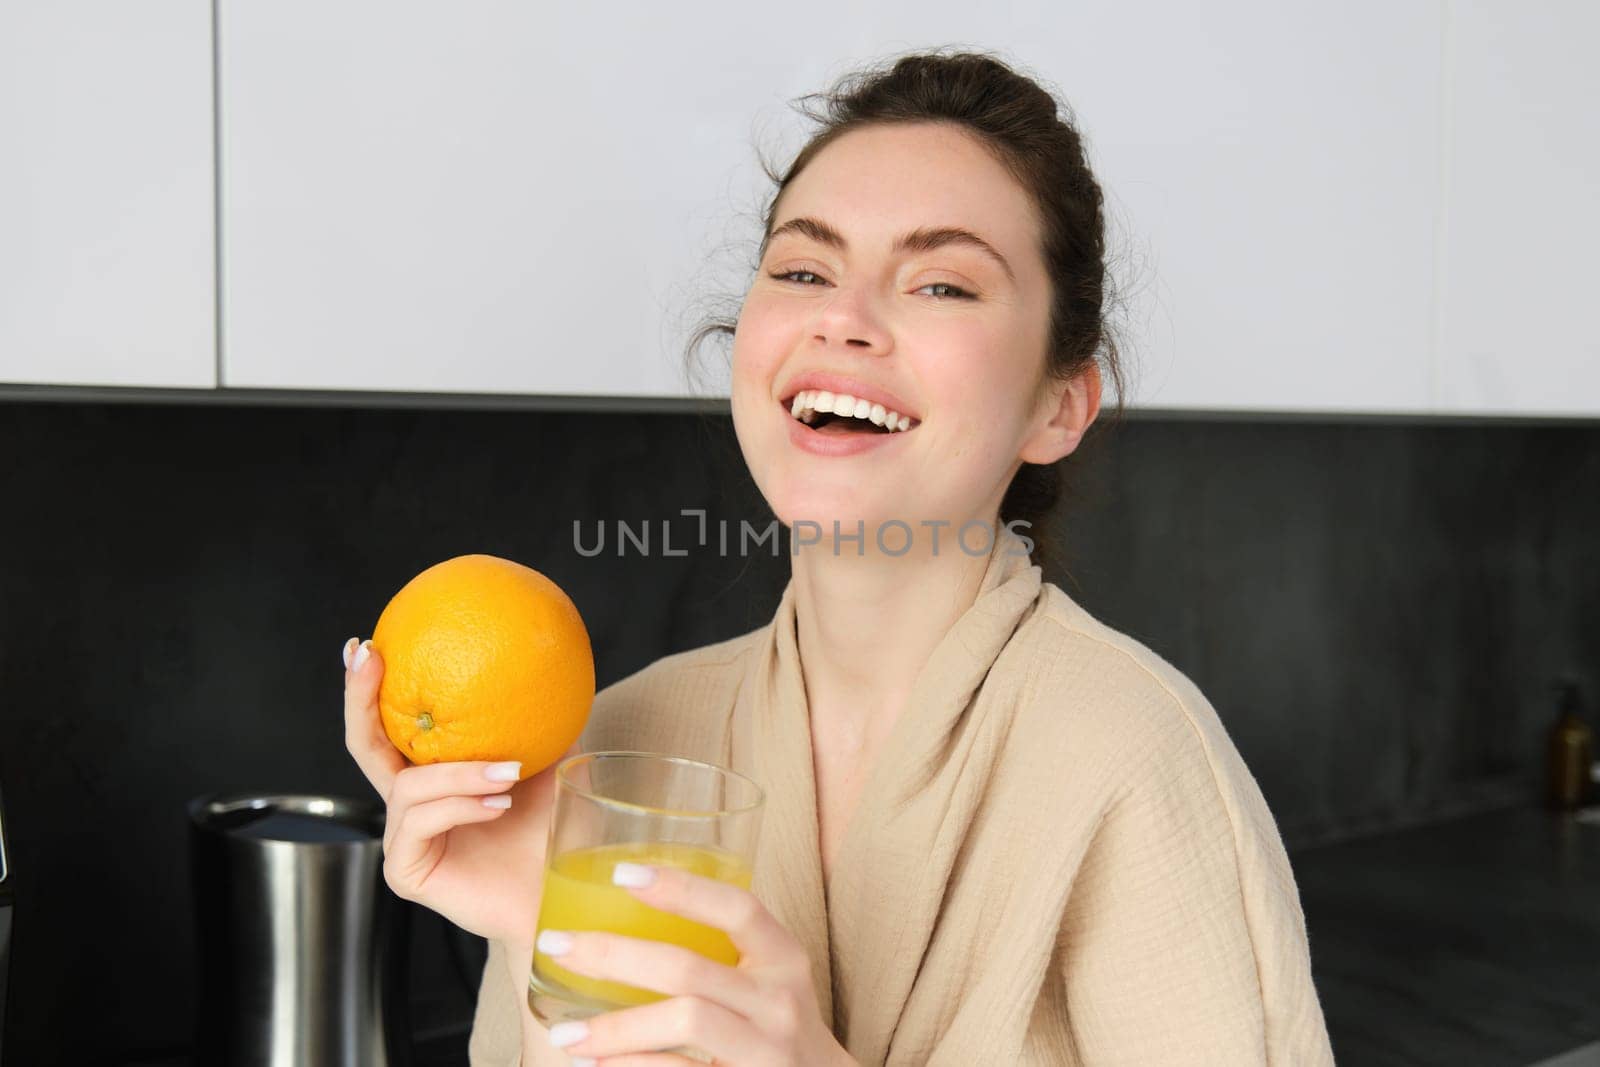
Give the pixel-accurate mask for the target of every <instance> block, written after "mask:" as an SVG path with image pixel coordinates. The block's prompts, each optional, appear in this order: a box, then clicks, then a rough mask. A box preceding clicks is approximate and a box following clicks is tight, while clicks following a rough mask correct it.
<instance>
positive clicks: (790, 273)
mask: <svg viewBox="0 0 1600 1067" xmlns="http://www.w3.org/2000/svg"><path fill="white" fill-rule="evenodd" d="M800 274H804V275H805V276H807V277H809V278H821V277H822V275H820V274H818V273H816V272H815V271H809V270H786V271H778V272H777V273H776V274H774V275H772V276H773V277H774V278H776V279H778V280H779V281H780V282H786V281H789V280H790V279H792V278H794V277H795V276H796V275H800ZM800 284H801V285H811V284H813V283H811V282H801V283H800Z"/></svg>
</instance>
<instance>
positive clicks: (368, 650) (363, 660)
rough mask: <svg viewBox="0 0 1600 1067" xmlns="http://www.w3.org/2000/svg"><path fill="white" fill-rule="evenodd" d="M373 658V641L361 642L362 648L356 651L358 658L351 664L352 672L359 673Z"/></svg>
mask: <svg viewBox="0 0 1600 1067" xmlns="http://www.w3.org/2000/svg"><path fill="white" fill-rule="evenodd" d="M371 658H372V641H371V639H370V638H369V639H368V640H366V641H363V642H361V647H360V648H358V649H356V658H355V659H353V660H352V661H351V662H350V669H351V670H352V671H359V670H361V668H362V667H365V666H366V665H367V660H369V659H371Z"/></svg>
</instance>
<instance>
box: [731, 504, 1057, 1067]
mask: <svg viewBox="0 0 1600 1067" xmlns="http://www.w3.org/2000/svg"><path fill="white" fill-rule="evenodd" d="M1026 547H1027V546H1026V543H1025V542H1024V541H1023V540H1022V539H1021V538H1020V537H1019V536H1017V535H1016V534H1014V533H1012V532H1011V531H1010V530H1008V529H1006V528H1005V527H1003V526H1002V527H1000V529H999V531H998V536H997V537H996V539H995V544H994V545H993V547H992V549H991V552H990V555H989V558H988V563H987V565H986V567H985V570H984V574H983V578H982V580H981V582H980V584H979V587H978V593H977V596H976V598H975V599H974V601H973V603H972V605H971V606H970V607H969V608H968V609H967V611H966V612H964V613H963V614H962V615H961V617H960V618H958V619H957V620H956V622H955V623H954V624H953V625H952V626H951V628H950V629H949V630H948V631H947V632H946V633H945V635H944V637H943V638H942V639H941V640H940V641H939V643H938V644H937V645H936V646H935V647H934V650H933V653H932V654H931V655H930V656H929V658H928V661H927V663H926V664H924V666H923V667H922V669H921V671H920V672H919V673H918V675H917V678H916V680H915V682H914V683H913V685H912V689H911V693H910V696H909V699H908V700H907V704H906V708H905V711H904V712H903V713H902V714H901V716H900V718H899V719H898V720H897V721H896V723H895V725H894V727H893V728H892V729H891V731H890V733H889V736H888V738H887V740H886V742H885V743H884V745H883V747H882V749H881V750H880V751H879V753H878V756H877V762H876V763H875V764H874V766H873V767H872V768H871V769H870V770H869V772H868V777H867V781H866V783H865V785H864V787H863V789H862V792H861V795H860V798H859V800H858V802H857V807H856V811H855V812H854V813H853V814H852V817H851V820H850V824H849V827H848V828H847V830H846V833H845V837H844V839H843V841H842V842H841V844H840V849H839V855H838V856H837V857H836V860H835V865H834V868H833V870H831V871H830V872H829V878H828V884H827V885H826V886H824V884H823V878H822V854H821V846H820V841H819V829H818V817H817V790H816V778H815V771H814V762H813V752H812V746H811V721H810V714H809V710H808V708H807V705H806V696H805V685H804V679H803V676H802V674H801V669H800V652H799V644H798V642H797V639H796V629H795V585H794V581H793V580H792V579H791V580H790V582H789V583H788V585H787V586H786V587H785V588H784V592H783V597H782V599H781V600H780V601H779V604H778V609H777V612H776V613H775V615H774V617H773V620H772V622H771V624H770V625H768V626H767V627H766V628H765V630H764V631H763V634H762V637H761V639H759V640H758V642H757V645H756V647H755V649H754V653H755V655H754V659H753V661H752V663H751V668H750V670H749V671H748V672H747V675H746V677H745V679H744V682H743V684H742V685H741V687H740V692H739V697H738V699H737V702H736V705H735V709H734V713H733V722H732V729H731V730H730V734H729V736H730V739H731V740H730V753H729V758H730V760H731V761H732V764H733V766H734V767H735V769H738V770H741V771H743V772H744V773H747V774H749V775H750V776H751V777H753V778H754V779H755V780H756V781H757V782H758V783H760V784H761V785H762V786H763V788H764V789H765V790H766V798H767V799H766V807H765V811H764V813H763V816H762V821H763V825H762V829H761V836H760V842H759V845H758V848H757V856H756V866H755V877H754V881H753V883H752V886H751V890H752V892H753V893H755V895H756V896H757V897H758V898H759V899H761V900H762V902H763V903H764V904H766V906H767V908H768V910H769V911H771V912H772V914H773V916H774V917H775V918H777V919H778V921H779V922H781V923H782V924H783V925H784V927H785V928H786V929H788V930H789V932H790V933H791V934H793V935H794V936H795V938H796V939H797V940H798V941H799V942H800V943H801V944H802V945H803V946H804V947H805V949H806V951H807V953H808V955H809V956H810V958H811V962H812V980H813V985H814V986H815V988H816V993H817V1001H818V1004H819V1005H820V1007H821V1009H822V1015H823V1018H824V1019H831V1020H832V1021H833V1030H834V1033H835V1034H836V1035H838V1036H839V1038H840V1041H841V1042H842V1043H845V1044H846V1047H847V1048H848V1049H849V1050H850V1051H851V1053H852V1054H853V1055H854V1056H855V1057H856V1058H857V1059H858V1060H859V1061H860V1062H863V1063H882V1062H884V1061H885V1059H886V1058H887V1055H888V1051H889V1046H890V1043H891V1041H892V1040H893V1038H894V1032H895V1027H896V1026H897V1024H898V1022H899V1019H900V1015H901V1011H902V1010H903V1008H904V1006H905V1003H906V999H907V997H908V996H909V995H910V992H911V989H912V986H913V984H914V982H915V980H916V976H917V971H918V968H919V965H920V963H921V960H922V957H923V953H924V950H925V949H926V947H927V944H928V940H929V937H930V935H931V933H932V928H933V924H934V921H935V919H936V918H937V914H938V910H939V905H940V902H941V900H942V899H943V891H944V887H945V883H946V881H947V879H948V877H949V873H950V869H949V864H948V863H937V862H929V857H930V855H935V854H953V853H954V851H955V850H954V849H950V848H947V847H940V848H937V849H935V848H934V847H933V846H934V844H935V841H934V840H933V838H934V837H935V836H938V835H941V834H943V833H948V832H951V828H950V827H947V826H944V825H943V823H942V820H941V819H940V817H939V813H940V812H941V811H943V810H944V808H945V807H946V806H947V805H948V804H949V803H950V800H951V794H952V792H953V791H954V790H955V789H957V788H958V781H959V780H960V772H961V769H962V768H960V767H952V766H950V764H951V763H952V761H953V753H956V752H959V751H961V746H959V745H954V744H952V738H953V737H954V736H955V735H957V734H958V733H960V732H961V731H962V729H963V720H964V718H965V713H966V711H967V709H968V708H969V706H970V705H971V704H972V702H973V698H974V696H975V695H976V693H977V692H978V690H979V688H980V687H981V686H982V684H983V680H984V678H985V676H986V675H987V674H988V671H989V668H990V667H991V666H992V665H993V664H994V662H995V659H996V658H997V657H998V656H999V654H1000V652H1001V650H1002V649H1003V648H1004V647H1005V645H1006V642H1007V641H1008V640H1009V639H1010V638H1011V635H1012V634H1013V633H1014V632H1015V631H1016V629H1017V627H1018V626H1019V625H1020V624H1021V623H1022V621H1023V620H1024V619H1025V618H1026V617H1027V615H1028V613H1029V612H1030V611H1031V610H1032V608H1033V607H1034V605H1035V603H1036V602H1037V600H1038V597H1039V593H1040V587H1041V577H1040V569H1039V567H1038V566H1036V565H1035V564H1033V562H1032V561H1031V560H1030V559H1029V558H1028V555H1027V553H1026V551H1025V550H1026ZM956 832H959V828H958V830H957V831H956ZM945 844H948V843H945ZM841 893H842V894H844V895H843V896H841V895H840V894H841Z"/></svg>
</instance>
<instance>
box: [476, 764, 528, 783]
mask: <svg viewBox="0 0 1600 1067" xmlns="http://www.w3.org/2000/svg"><path fill="white" fill-rule="evenodd" d="M521 773H522V763H521V761H520V760H512V761H510V762H509V763H491V764H489V766H487V767H485V768H484V769H483V776H484V777H485V778H487V779H489V781H491V782H514V781H516V780H517V776H518V775H519V774H521Z"/></svg>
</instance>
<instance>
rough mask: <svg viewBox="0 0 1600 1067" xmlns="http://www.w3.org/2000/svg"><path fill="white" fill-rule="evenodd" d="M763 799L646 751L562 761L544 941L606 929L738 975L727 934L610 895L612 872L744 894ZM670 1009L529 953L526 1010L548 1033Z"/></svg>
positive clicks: (709, 771)
mask: <svg viewBox="0 0 1600 1067" xmlns="http://www.w3.org/2000/svg"><path fill="white" fill-rule="evenodd" d="M764 800H765V795H764V794H763V792H762V790H761V787H760V786H758V785H756V783H755V782H753V781H751V780H750V779H749V778H746V777H745V776H743V775H741V774H736V773H735V772H733V771H730V770H727V769H726V768H723V767H719V766H717V765H716V764H714V763H703V762H701V761H699V760H692V759H684V758H681V757H678V756H665V755H660V754H657V753H651V752H585V753H580V754H579V755H576V756H569V757H568V758H567V759H565V760H562V761H561V763H560V765H558V766H557V767H556V793H555V809H554V811H553V813H552V815H551V819H550V842H549V847H548V849H547V850H546V853H545V855H546V859H545V874H544V898H543V900H542V901H541V902H540V905H539V921H538V930H539V931H540V932H542V931H544V930H546V929H551V930H603V931H607V932H610V933H615V934H624V935H626V936H628V937H638V938H645V939H648V940H653V941H665V942H669V943H671V944H675V945H681V946H683V947H684V948H688V949H692V950H693V951H695V952H698V953H700V954H701V955H703V956H706V957H708V958H709V959H712V960H715V961H717V962H718V963H723V964H727V965H729V966H733V965H735V964H737V963H738V962H739V952H738V949H736V948H735V947H734V945H733V942H732V941H731V940H730V939H729V937H728V935H727V934H725V933H724V932H722V931H721V930H718V929H716V928H715V927H711V926H707V925H705V924H703V923H698V922H694V921H691V920H689V919H686V918H684V917H682V916H680V915H675V914H672V913H669V912H665V911H661V910H659V909H657V908H652V907H649V906H648V905H646V904H643V903H641V902H639V901H638V900H637V899H636V898H635V897H634V896H633V894H632V893H631V892H629V891H628V890H627V889H624V888H622V887H621V886H614V885H612V884H611V872H612V869H613V868H614V867H615V866H616V865H617V864H618V863H619V862H628V863H645V864H650V865H652V866H659V867H678V868H682V869H683V870H686V871H690V872H692V873H694V874H698V875H701V876H704V877H708V878H715V879H717V880H718V881H722V882H729V883H731V884H733V885H736V886H739V887H741V888H743V889H749V888H750V880H751V876H752V874H753V873H754V864H755V852H756V838H757V835H758V834H759V832H760V827H761V811H762V805H763V802H764ZM665 999H666V994H663V993H658V992H655V991H653V990H649V989H644V988H641V987H638V986H634V985H630V984H628V983H625V982H618V981H610V980H602V979H597V978H589V977H586V976H584V975H580V974H578V973H576V972H574V971H569V970H567V969H565V968H563V967H562V966H561V965H560V963H559V962H558V961H557V960H555V959H553V958H551V957H549V956H547V955H545V954H544V953H542V952H539V951H538V950H537V949H535V951H534V956H533V967H532V970H531V972H530V973H529V975H528V1007H529V1008H530V1009H531V1010H532V1012H533V1015H534V1018H536V1019H538V1020H539V1021H540V1022H542V1023H544V1024H545V1025H546V1026H551V1025H553V1024H555V1023H558V1022H562V1021H564V1020H568V1019H587V1018H589V1017H591V1016H594V1015H599V1014H601V1013H602V1012H608V1011H615V1010H617V1009H619V1008H628V1007H633V1006H635V1005H639V1004H648V1003H651V1002H652V1001H657V1000H665ZM671 1051H678V1052H681V1053H691V1052H692V1050H687V1049H677V1050H671Z"/></svg>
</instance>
